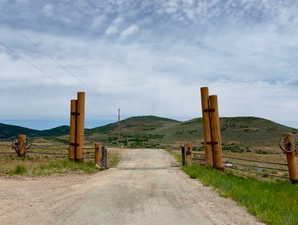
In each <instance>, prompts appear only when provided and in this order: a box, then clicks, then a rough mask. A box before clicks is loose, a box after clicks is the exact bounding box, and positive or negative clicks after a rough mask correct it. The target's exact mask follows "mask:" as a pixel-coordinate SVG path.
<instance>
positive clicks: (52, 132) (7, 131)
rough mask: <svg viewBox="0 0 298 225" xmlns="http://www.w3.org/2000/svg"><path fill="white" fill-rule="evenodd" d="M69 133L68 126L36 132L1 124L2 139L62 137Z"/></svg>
mask: <svg viewBox="0 0 298 225" xmlns="http://www.w3.org/2000/svg"><path fill="white" fill-rule="evenodd" d="M68 133H69V127H68V126H60V127H56V128H53V129H48V130H34V129H29V128H25V127H20V126H14V125H8V124H3V123H0V138H2V139H5V138H11V137H15V136H16V135H18V134H25V135H28V136H31V137H36V136H45V137H46V136H62V135H66V134H68Z"/></svg>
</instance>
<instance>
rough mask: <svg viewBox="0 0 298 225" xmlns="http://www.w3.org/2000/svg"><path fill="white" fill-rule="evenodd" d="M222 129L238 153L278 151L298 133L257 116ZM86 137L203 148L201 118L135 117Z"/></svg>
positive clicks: (233, 121) (230, 121)
mask: <svg viewBox="0 0 298 225" xmlns="http://www.w3.org/2000/svg"><path fill="white" fill-rule="evenodd" d="M221 130H222V136H223V142H224V145H225V146H226V148H232V147H231V145H233V148H234V149H237V150H238V151H243V150H248V149H249V148H252V149H257V148H258V147H268V148H272V147H273V148H277V146H278V142H279V138H280V137H281V135H282V133H284V132H297V130H296V129H293V128H290V127H287V126H283V125H281V124H278V123H275V122H273V121H270V120H266V119H262V118H256V117H231V118H221ZM119 132H120V133H121V135H120V136H119ZM87 135H88V139H91V140H92V141H102V142H105V143H108V144H114V145H116V144H119V143H121V144H122V145H124V146H128V147H164V146H169V145H171V146H173V145H176V146H178V145H180V144H183V143H188V142H190V143H193V144H195V145H198V146H200V145H201V142H202V141H203V140H202V137H203V135H202V119H201V118H196V119H192V120H189V121H186V122H179V121H176V120H170V119H165V118H160V117H153V116H145V117H132V118H129V119H127V120H123V121H121V122H120V123H119V124H118V123H113V124H109V125H106V126H103V127H98V128H95V129H91V130H90V131H89V132H87ZM119 137H120V139H119Z"/></svg>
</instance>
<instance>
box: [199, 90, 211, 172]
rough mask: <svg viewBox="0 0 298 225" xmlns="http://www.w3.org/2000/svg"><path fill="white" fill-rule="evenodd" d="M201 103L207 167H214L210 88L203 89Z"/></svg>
mask: <svg viewBox="0 0 298 225" xmlns="http://www.w3.org/2000/svg"><path fill="white" fill-rule="evenodd" d="M201 103H202V116H203V135H204V148H205V154H206V160H207V166H210V167H213V151H212V145H211V144H210V143H211V141H212V138H211V127H210V126H211V121H210V110H209V90H208V87H202V88H201Z"/></svg>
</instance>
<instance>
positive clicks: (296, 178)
mask: <svg viewBox="0 0 298 225" xmlns="http://www.w3.org/2000/svg"><path fill="white" fill-rule="evenodd" d="M285 138H286V142H287V150H288V151H289V152H286V155H287V161H288V170H289V179H290V181H291V182H292V183H295V184H296V183H298V162H297V156H296V143H295V137H294V135H293V134H285Z"/></svg>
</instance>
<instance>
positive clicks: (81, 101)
mask: <svg viewBox="0 0 298 225" xmlns="http://www.w3.org/2000/svg"><path fill="white" fill-rule="evenodd" d="M77 101H78V102H77V121H76V128H77V132H76V141H77V146H76V160H77V161H83V160H84V142H85V92H78V100H77Z"/></svg>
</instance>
